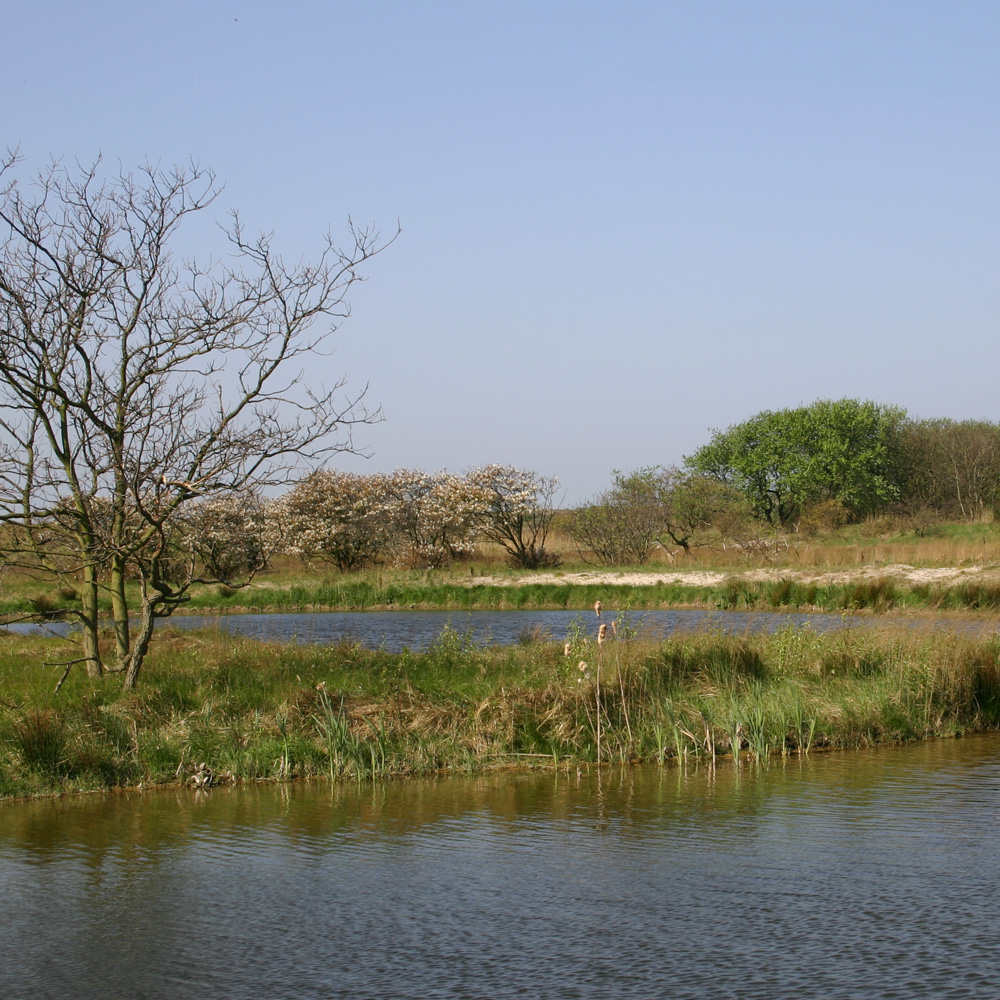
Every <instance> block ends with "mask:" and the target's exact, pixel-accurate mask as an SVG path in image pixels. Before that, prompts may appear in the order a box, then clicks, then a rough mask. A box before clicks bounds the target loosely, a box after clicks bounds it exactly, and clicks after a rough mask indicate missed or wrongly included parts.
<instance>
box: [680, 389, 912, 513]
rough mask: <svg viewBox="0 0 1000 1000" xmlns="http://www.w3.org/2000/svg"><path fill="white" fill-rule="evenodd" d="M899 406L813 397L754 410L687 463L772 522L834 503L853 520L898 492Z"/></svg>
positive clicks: (902, 414)
mask: <svg viewBox="0 0 1000 1000" xmlns="http://www.w3.org/2000/svg"><path fill="white" fill-rule="evenodd" d="M905 417H906V413H905V411H904V410H902V409H900V408H899V407H895V406H884V405H882V404H879V403H873V402H871V401H868V400H864V401H862V400H857V399H840V400H818V401H817V402H815V403H812V404H810V405H809V406H800V407H797V408H795V409H787V410H778V411H769V410H765V411H764V412H763V413H758V414H756V415H755V416H753V417H751V418H750V419H749V420H746V421H744V422H743V423H741V424H736V425H735V426H733V427H730V428H729V429H728V430H725V431H715V432H714V434H713V437H712V440H711V441H710V442H709V443H708V444H707V445H705V446H704V447H702V448H700V449H699V450H698V451H696V452H695V453H694V454H693V455H691V456H689V457H688V458H687V459H686V460H685V461H686V464H687V466H688V468H689V469H690V470H692V471H696V472H700V473H703V474H705V475H709V476H712V477H713V478H715V479H717V480H718V481H719V482H722V483H726V484H728V485H731V486H733V487H735V488H736V489H738V490H739V491H740V492H741V493H743V494H744V496H746V498H747V499H748V501H749V502H750V504H751V505H752V508H753V511H754V514H755V515H756V516H757V517H759V518H762V519H763V520H765V521H767V522H768V523H769V524H772V525H780V526H785V525H788V524H789V523H791V522H793V521H794V520H795V519H796V518H797V517H798V516H799V514H800V512H801V511H802V510H803V508H804V507H806V506H807V505H810V504H817V503H820V502H822V501H825V500H837V501H839V502H840V503H841V504H842V505H843V507H844V509H845V510H846V511H847V513H848V515H849V516H850V517H851V518H852V519H855V520H857V519H860V518H863V517H866V516H867V515H869V514H873V513H876V512H878V511H879V510H882V509H884V508H885V507H886V506H887V505H889V504H890V503H892V502H893V501H895V500H897V499H898V498H899V496H900V484H901V481H902V478H903V463H902V446H901V431H902V427H903V423H904V420H905Z"/></svg>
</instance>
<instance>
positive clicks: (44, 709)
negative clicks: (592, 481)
mask: <svg viewBox="0 0 1000 1000" xmlns="http://www.w3.org/2000/svg"><path fill="white" fill-rule="evenodd" d="M587 628H588V629H592V628H593V626H591V625H588V626H587ZM627 632H628V629H627V628H622V629H621V634H623V635H625V634H627ZM71 655H72V648H71V647H70V646H68V645H67V644H66V643H65V642H64V641H59V640H54V639H38V638H32V639H26V638H23V637H14V636H3V637H0V692H2V694H0V699H2V701H0V796H4V797H9V796H19V795H33V794H45V793H54V792H70V791H79V790H87V789H98V788H108V787H116V786H129V785H137V784H140V783H141V784H162V783H169V782H174V781H178V780H180V781H184V782H190V781H191V780H192V775H193V772H194V769H195V767H196V766H197V765H200V764H202V763H204V764H205V765H206V766H207V767H209V768H211V770H212V771H213V772H214V774H215V775H216V776H217V777H219V776H226V777H231V778H232V779H234V780H255V779H263V778H267V779H278V780H291V779H297V778H307V777H323V778H326V779H328V780H362V779H365V780H367V779H371V778H383V777H388V776H403V775H410V774H420V773H427V772H433V771H437V770H439V769H450V770H454V771H474V770H484V769H489V768H495V767H506V766H511V765H519V766H525V765H533V766H546V767H552V766H559V767H563V766H585V765H593V764H596V763H597V762H598V761H600V762H601V763H610V762H616V763H628V762H633V761H655V762H659V763H661V764H668V763H670V762H671V761H682V762H683V761H690V760H693V759H702V760H706V761H707V760H714V759H716V758H718V757H724V756H727V755H729V756H732V755H734V754H735V755H736V756H737V757H738V758H739V759H740V760H748V759H750V760H757V761H765V760H767V759H768V758H769V757H771V756H773V755H776V754H789V753H808V752H813V751H815V750H817V749H824V748H834V747H852V746H861V745H871V744H878V743H884V742H897V741H903V740H913V739H924V738H929V737H935V736H950V735H957V734H960V733H963V732H969V731H976V730H982V729H986V728H991V727H995V726H997V725H998V724H1000V639H998V638H996V637H982V636H974V635H956V634H949V633H944V632H940V631H926V632H921V631H916V632H911V631H901V630H899V629H888V628H886V629H881V630H879V629H870V628H866V629H856V630H852V629H845V630H841V631H839V632H834V633H826V634H820V633H817V632H815V631H813V630H812V629H810V628H808V627H806V628H788V629H784V630H782V631H780V632H778V633H776V634H774V635H771V636H761V635H743V636H724V635H716V634H708V635H686V636H685V635H681V636H677V637H675V638H672V639H670V640H667V641H664V642H659V643H642V642H637V641H635V640H632V639H627V638H625V639H622V640H619V641H617V642H611V641H609V642H606V643H605V644H604V645H603V646H599V645H598V644H597V642H596V635H587V634H585V630H584V628H583V627H581V628H580V629H579V630H577V633H576V634H575V635H574V637H573V639H572V640H571V649H570V655H569V656H565V655H563V647H562V644H561V643H551V642H534V641H530V640H527V639H526V640H525V642H523V643H521V644H519V645H516V646H510V647H503V648H488V649H480V648H476V647H475V646H474V645H473V644H472V643H471V642H470V641H469V640H468V638H467V637H465V636H463V635H462V634H460V633H457V632H455V631H454V630H451V629H448V630H445V631H443V632H442V634H441V636H440V638H439V639H438V641H437V642H436V643H434V644H433V645H432V647H431V648H430V649H428V650H427V651H425V652H422V653H413V652H404V653H400V654H390V653H387V652H385V651H381V650H366V649H362V648H360V647H358V646H356V645H350V644H343V645H340V646H334V647H329V648H318V647H303V646H291V645H289V646H282V645H267V644H259V643H254V642H250V641H244V640H233V639H230V638H226V637H224V636H219V635H218V634H215V633H208V632H206V633H200V634H198V633H196V634H188V633H184V634H182V633H179V632H171V631H169V630H168V631H167V632H165V634H164V635H163V636H161V639H160V641H159V644H158V645H157V647H156V648H155V650H154V652H153V654H152V655H151V657H150V660H149V662H148V665H147V669H146V671H145V672H144V674H143V677H142V680H141V682H140V686H139V688H138V689H137V690H135V691H133V692H125V691H123V689H122V686H121V682H120V679H119V678H117V677H114V676H111V677H106V678H104V679H98V680H94V679H91V678H88V677H87V676H86V674H85V673H83V672H82V671H78V670H76V669H74V670H73V672H71V674H70V676H69V679H68V680H67V682H66V683H65V685H64V686H63V688H62V690H61V691H60V692H59V694H55V693H54V691H53V689H54V686H55V681H56V680H57V679H58V677H59V675H60V674H61V672H62V668H61V667H59V666H57V665H55V664H58V663H59V662H60V661H63V660H65V659H67V658H69V657H70V656H71ZM47 664H51V665H47ZM581 665H582V666H581Z"/></svg>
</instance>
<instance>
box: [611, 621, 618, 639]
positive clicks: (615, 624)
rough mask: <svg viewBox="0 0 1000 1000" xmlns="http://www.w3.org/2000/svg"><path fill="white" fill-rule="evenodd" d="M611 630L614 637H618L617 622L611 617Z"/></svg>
mask: <svg viewBox="0 0 1000 1000" xmlns="http://www.w3.org/2000/svg"><path fill="white" fill-rule="evenodd" d="M611 631H612V632H614V634H615V638H616V639H617V638H618V622H616V621H615V620H614V619H613V618H612V619H611Z"/></svg>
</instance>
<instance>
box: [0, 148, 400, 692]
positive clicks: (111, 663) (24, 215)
mask: <svg viewBox="0 0 1000 1000" xmlns="http://www.w3.org/2000/svg"><path fill="white" fill-rule="evenodd" d="M16 162H17V158H16V157H15V156H14V155H8V156H7V158H6V160H5V161H4V162H3V163H2V164H0V177H2V181H0V183H2V184H5V185H6V186H5V187H3V188H2V189H0V452H2V455H3V458H4V461H3V462H2V464H0V520H2V521H4V522H6V523H7V524H8V525H9V526H10V529H11V533H10V536H9V537H11V538H14V539H15V548H14V550H13V551H8V558H10V559H14V560H18V561H20V562H21V564H22V565H29V566H32V567H34V568H36V569H38V570H43V571H45V572H48V573H51V574H53V575H55V576H58V577H60V578H61V579H62V580H63V581H65V582H66V583H67V584H68V585H72V586H73V587H75V589H76V591H77V594H78V598H79V605H78V607H77V608H75V610H74V612H73V613H74V614H75V615H76V617H77V619H78V620H79V623H80V625H81V632H82V650H81V652H82V655H81V657H80V660H81V661H82V662H84V663H85V664H86V667H87V670H88V672H89V673H91V674H94V675H97V674H100V673H102V672H103V670H104V669H110V670H120V671H125V675H126V676H125V683H126V684H127V685H128V686H132V685H134V684H135V682H136V679H137V677H138V674H139V671H140V668H141V666H142V663H143V659H144V657H145V655H146V651H147V649H148V646H149V642H150V639H151V637H152V634H153V629H154V622H155V620H156V619H157V618H158V617H162V616H164V615H169V614H170V613H171V612H172V611H173V610H174V609H175V608H176V607H177V606H178V605H179V604H181V603H183V602H184V601H185V600H186V599H187V593H188V591H189V588H190V586H191V585H192V583H194V582H196V581H198V580H206V579H213V578H215V577H216V576H217V574H213V573H211V572H209V573H208V574H207V575H204V576H200V575H199V573H200V572H201V571H202V570H204V569H205V568H206V564H205V562H204V561H202V562H201V563H200V564H199V563H197V562H196V561H195V560H192V559H188V560H187V561H186V563H185V564H184V568H183V571H179V567H178V562H177V559H176V555H177V549H176V544H177V539H178V538H179V537H181V536H182V535H183V531H182V527H183V523H184V521H185V514H186V511H188V510H189V509H192V508H193V506H194V505H195V504H196V503H204V502H208V501H211V500H214V499H218V498H225V497H234V496H237V497H238V496H240V495H243V494H246V493H252V492H257V491H259V490H261V489H263V488H264V487H266V486H268V485H271V484H276V483H282V482H285V481H286V480H287V478H288V477H289V475H290V474H291V471H292V469H294V468H295V467H296V466H298V465H299V464H300V463H301V462H302V461H310V460H318V459H321V458H322V457H324V456H328V455H330V454H332V453H335V452H337V451H341V450H345V449H350V448H351V441H350V428H351V426H352V424H354V423H357V422H366V421H370V420H372V419H374V418H375V417H376V416H377V415H376V414H372V413H370V412H368V411H367V410H365V408H364V406H363V403H362V397H363V394H364V393H363V391H362V393H360V394H359V395H358V396H355V397H354V398H350V397H347V398H345V397H344V395H343V392H342V389H343V384H342V383H338V384H337V385H334V386H333V387H332V388H322V387H318V386H314V387H308V386H306V385H305V384H304V383H303V381H302V380H303V374H302V369H303V365H304V363H305V362H306V361H307V360H308V359H309V358H310V357H312V356H314V354H315V352H316V350H317V349H318V348H320V347H321V346H322V345H323V344H324V342H325V340H326V338H327V337H328V335H329V333H330V332H332V330H333V329H335V328H336V320H337V319H338V318H340V317H343V316H346V315H347V311H348V310H347V301H346V295H347V292H348V289H349V288H350V287H351V285H352V284H353V283H354V282H355V281H356V280H358V277H359V274H358V268H359V266H360V265H362V264H363V263H364V262H365V261H367V260H368V259H370V258H371V257H372V256H373V255H374V254H376V253H378V252H379V250H380V249H381V248H382V247H383V246H384V243H382V242H381V241H380V239H379V237H378V234H377V233H375V232H373V231H371V230H368V229H355V228H354V227H349V239H350V242H349V244H348V246H347V248H346V249H341V248H338V247H337V246H335V245H334V243H333V242H332V240H331V239H330V238H329V237H328V238H327V241H326V246H325V249H324V251H323V253H322V254H321V256H320V257H319V259H318V261H317V262H315V263H312V264H304V263H300V264H296V265H288V264H286V263H284V262H283V261H282V259H281V257H280V256H279V255H278V254H277V253H276V251H275V250H274V249H273V247H272V245H271V240H270V238H269V237H267V236H260V237H256V238H254V237H250V236H248V235H247V233H246V232H245V230H244V228H243V227H242V225H241V223H240V220H239V218H238V217H236V216H233V218H232V221H231V224H230V226H229V228H228V230H227V235H228V251H229V256H228V258H227V262H226V263H222V262H208V263H203V264H199V263H197V262H195V261H183V262H181V261H178V260H177V259H175V258H174V257H173V256H172V254H171V252H170V247H171V244H172V242H173V241H174V239H175V237H176V235H177V233H178V230H179V229H180V227H181V226H182V225H183V223H184V222H185V221H186V220H187V218H188V217H189V216H191V215H193V214H195V213H198V212H201V211H203V210H205V209H207V208H208V207H209V206H210V205H211V204H212V203H213V201H214V199H215V197H216V195H217V189H216V188H215V186H214V178H213V176H212V175H211V174H210V173H207V172H205V171H202V170H200V169H198V168H191V169H188V170H183V169H174V170H169V171H162V170H159V169H157V168H153V167H145V168H143V169H142V170H140V171H139V172H138V173H137V174H135V175H132V174H126V173H119V174H117V175H110V176H107V175H104V174H103V173H102V172H101V169H100V164H95V165H94V166H93V167H91V168H76V169H69V168H64V167H62V166H60V165H59V164H54V165H53V166H51V167H50V168H49V169H47V170H45V171H43V172H42V173H41V174H40V175H38V176H37V178H35V180H34V182H30V181H29V182H26V183H21V181H20V180H19V179H18V178H17V176H16V171H15V167H16ZM324 319H326V320H327V321H328V323H329V325H328V327H327V329H326V330H320V331H319V332H315V330H314V328H315V324H316V323H317V321H321V320H324ZM216 568H219V567H216ZM130 575H134V576H135V577H137V578H138V583H139V594H138V596H135V595H134V594H133V593H132V592H131V591H130V590H129V589H128V588H126V579H127V578H128V577H129V576H130ZM102 593H103V594H106V595H107V596H108V597H110V601H111V605H112V613H113V620H114V631H115V648H114V652H113V654H111V656H106V654H105V652H104V651H103V650H102V649H101V647H100V646H99V644H98V600H99V596H100V595H101V594H102ZM136 617H137V618H138V619H139V625H138V628H137V629H135V630H134V632H133V626H132V621H133V620H134V619H135V618H136ZM67 669H68V667H67Z"/></svg>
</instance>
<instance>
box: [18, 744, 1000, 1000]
mask: <svg viewBox="0 0 1000 1000" xmlns="http://www.w3.org/2000/svg"><path fill="white" fill-rule="evenodd" d="M998 808H1000V736H997V735H995V734H992V735H986V736H981V737H973V738H968V739H963V740H953V741H941V742H937V743H928V744H920V745H913V746H908V747H902V748H889V749H883V750H880V751H877V752H867V751H858V752H844V753H838V754H828V755H817V754H813V755H811V756H809V757H804V758H801V759H799V758H789V759H787V760H784V761H782V760H777V761H774V762H773V763H772V764H771V765H770V766H767V767H761V768H754V767H750V766H749V765H746V764H744V765H743V766H742V767H740V768H736V767H734V766H733V765H731V764H728V765H725V766H723V765H720V766H719V768H718V769H717V770H713V769H711V768H709V767H707V766H702V767H700V768H689V769H687V770H685V769H680V768H664V769H659V768H656V767H641V768H632V769H623V770H608V769H604V770H597V769H591V770H583V771H578V770H577V769H576V768H575V767H574V768H572V769H571V770H569V771H558V772H556V771H552V770H548V771H536V772H528V773H512V774H496V775H491V776H487V777H475V778H466V777H450V778H438V779H433V780H408V781H401V782H398V783H389V784H384V785H353V784H352V785H340V786H330V785H320V784H313V785H309V784H294V785H268V786H250V787H242V788H239V787H238V788H220V789H215V790H213V791H211V792H195V791H193V790H190V789H174V790H171V791H167V792H163V791H158V792H147V793H138V792H136V793H131V794H121V795H115V796H106V797H95V796H86V797H78V798H67V799H62V800H55V801H39V802H30V803H14V804H7V805H4V806H2V807H0V885H2V886H3V902H4V906H3V918H2V920H0V954H2V955H3V956H4V958H3V961H2V962H0V996H3V997H4V998H5V1000H28V998H31V1000H41V998H58V1000H66V998H83V997H86V998H90V997H95V996H106V997H129V998H132V997H144V998H171V1000H186V998H196V997H198V998H201V997H213V998H240V1000H244V998H247V997H281V998H287V1000H307V998H308V1000H312V998H317V1000H318V998H331V997H335V998H339V997H344V998H347V997H352V998H353V997H356V998H372V997H376V998H383V997H384V998H390V997H391V998H420V1000H424V998H484V1000H485V998H491V1000H496V998H508V997H532V998H534V997H543V998H562V997H567V998H571V997H572V998H607V997H626V998H643V1000H648V998H651V997H671V998H699V1000H704V998H734V1000H735V998H742V997H746V998H772V997H792V996H794V997H797V998H837V1000H844V998H855V997H856V998H871V997H875V996H877V997H879V998H903V997H906V998H918V997H919V998H922V1000H924V998H938V997H940V998H944V997H949V998H960V997H970V998H971V997H975V998H983V997H988V996H996V995H998V994H1000V966H998V964H997V962H996V954H997V944H998V937H1000V931H998V930H997V921H996V891H995V886H994V884H993V881H992V875H993V873H994V872H995V871H996V870H997V868H998V866H1000V823H998Z"/></svg>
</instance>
